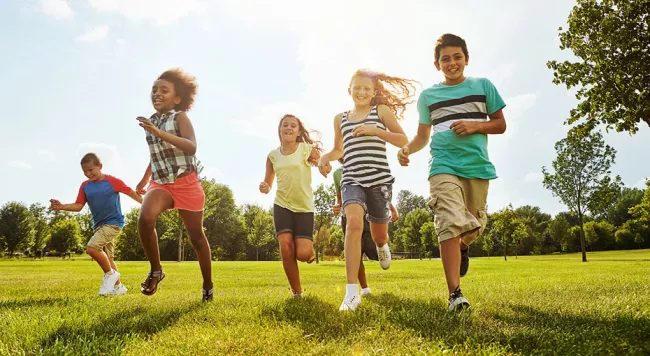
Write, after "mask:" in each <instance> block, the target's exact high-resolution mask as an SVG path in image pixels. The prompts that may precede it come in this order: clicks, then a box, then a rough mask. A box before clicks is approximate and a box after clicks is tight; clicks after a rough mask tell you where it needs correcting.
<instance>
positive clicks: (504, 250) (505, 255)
mask: <svg viewBox="0 0 650 356" xmlns="http://www.w3.org/2000/svg"><path fill="white" fill-rule="evenodd" d="M503 260H504V261H507V260H508V245H505V246H503Z"/></svg>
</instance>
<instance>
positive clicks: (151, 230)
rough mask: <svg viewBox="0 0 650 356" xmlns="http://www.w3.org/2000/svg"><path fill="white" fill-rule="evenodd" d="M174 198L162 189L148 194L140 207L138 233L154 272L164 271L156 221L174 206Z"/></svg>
mask: <svg viewBox="0 0 650 356" xmlns="http://www.w3.org/2000/svg"><path fill="white" fill-rule="evenodd" d="M173 203H174V201H173V200H172V196H171V195H169V193H167V192H166V191H164V190H162V189H154V190H150V191H148V192H147V194H146V195H145V196H144V200H143V202H142V206H141V207H140V216H139V217H138V231H139V232H140V241H141V242H142V247H143V248H144V254H145V255H146V256H147V259H148V260H149V264H150V265H151V270H152V271H162V266H161V265H160V251H159V250H158V235H157V234H156V219H157V218H158V215H160V214H161V213H162V212H164V211H165V210H167V209H169V208H171V207H172V206H173Z"/></svg>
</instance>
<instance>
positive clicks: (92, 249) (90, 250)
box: [86, 246, 99, 256]
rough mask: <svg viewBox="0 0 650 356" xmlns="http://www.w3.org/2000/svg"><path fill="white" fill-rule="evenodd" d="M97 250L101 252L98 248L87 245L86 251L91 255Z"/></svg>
mask: <svg viewBox="0 0 650 356" xmlns="http://www.w3.org/2000/svg"><path fill="white" fill-rule="evenodd" d="M97 252H99V250H97V249H96V248H92V247H90V246H86V253H88V254H89V255H91V256H92V255H94V254H95V253H97Z"/></svg>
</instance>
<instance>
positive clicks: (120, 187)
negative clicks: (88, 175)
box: [106, 175, 133, 194]
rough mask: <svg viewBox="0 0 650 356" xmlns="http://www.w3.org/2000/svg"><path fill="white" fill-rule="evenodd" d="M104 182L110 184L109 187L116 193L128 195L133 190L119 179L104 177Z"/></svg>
mask: <svg viewBox="0 0 650 356" xmlns="http://www.w3.org/2000/svg"><path fill="white" fill-rule="evenodd" d="M106 180H107V181H108V182H109V183H111V186H113V189H115V191H116V192H119V193H123V194H129V193H131V191H132V190H133V189H131V187H129V186H128V185H126V184H125V183H124V182H123V181H122V180H121V179H119V178H115V177H113V176H109V175H106Z"/></svg>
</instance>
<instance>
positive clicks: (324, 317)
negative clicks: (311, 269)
mask: <svg viewBox="0 0 650 356" xmlns="http://www.w3.org/2000/svg"><path fill="white" fill-rule="evenodd" d="M260 317H261V318H264V319H267V320H269V321H272V322H279V323H288V324H291V325H293V326H296V327H299V328H301V329H302V330H303V334H304V335H305V337H314V338H316V339H318V340H324V339H338V338H340V337H343V336H344V335H345V333H346V329H347V328H346V323H345V322H344V319H343V317H342V315H341V314H340V313H339V311H338V309H337V308H335V307H334V306H333V305H331V304H328V303H325V302H323V301H321V300H320V299H318V298H316V297H314V296H305V297H302V298H290V299H286V300H283V301H281V302H279V303H277V304H273V305H271V306H268V307H265V308H263V309H262V310H261V311H260Z"/></svg>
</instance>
